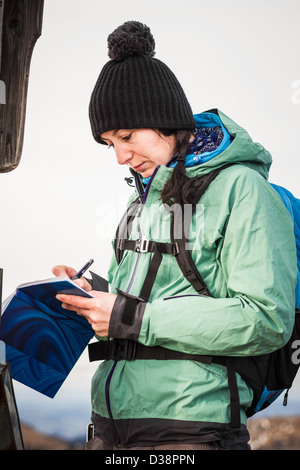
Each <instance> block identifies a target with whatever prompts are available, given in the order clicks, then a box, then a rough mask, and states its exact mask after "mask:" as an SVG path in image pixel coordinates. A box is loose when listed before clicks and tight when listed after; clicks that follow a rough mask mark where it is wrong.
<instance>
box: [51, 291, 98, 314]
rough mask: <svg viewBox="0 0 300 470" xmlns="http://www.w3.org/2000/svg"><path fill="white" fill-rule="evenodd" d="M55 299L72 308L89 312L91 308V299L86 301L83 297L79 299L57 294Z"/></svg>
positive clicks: (78, 297)
mask: <svg viewBox="0 0 300 470" xmlns="http://www.w3.org/2000/svg"><path fill="white" fill-rule="evenodd" d="M56 298H57V300H59V301H60V302H62V303H63V304H67V305H70V306H72V307H76V308H83V309H87V310H89V309H90V308H91V307H92V305H91V301H92V300H93V299H86V298H85V297H80V296H77V295H67V294H58V295H57V296H56Z"/></svg>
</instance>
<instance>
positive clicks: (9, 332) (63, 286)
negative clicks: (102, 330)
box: [0, 276, 95, 398]
mask: <svg viewBox="0 0 300 470" xmlns="http://www.w3.org/2000/svg"><path fill="white" fill-rule="evenodd" d="M59 292H63V293H66V294H72V295H80V296H83V297H92V296H91V295H90V294H88V293H87V292H86V291H84V290H83V289H81V288H80V287H79V286H77V285H76V284H75V283H74V282H73V281H72V280H71V279H69V278H67V277H65V276H60V277H55V278H52V279H47V280H44V281H37V282H33V283H27V284H22V285H20V286H19V287H18V288H17V289H16V292H14V294H12V295H11V296H10V297H9V298H8V299H6V301H4V302H3V304H2V311H3V313H2V317H1V327H0V340H2V341H4V342H5V344H6V361H7V362H9V363H10V367H11V373H12V377H13V379H15V380H17V381H18V382H21V383H23V384H24V385H27V386H28V387H30V388H32V389H34V390H37V391H38V392H40V393H42V394H44V395H46V396H48V397H50V398H53V397H54V396H55V395H56V393H57V391H58V390H59V388H60V387H61V386H62V384H63V382H64V380H65V379H66V377H67V376H68V374H69V373H70V371H71V369H72V368H73V366H74V365H75V363H76V362H77V360H78V359H79V357H80V356H81V354H82V352H83V351H84V349H85V348H86V346H87V344H88V343H89V341H90V340H91V338H92V337H93V336H94V335H95V332H94V331H93V329H92V328H91V326H90V324H89V323H88V321H87V320H86V319H85V318H84V317H82V316H79V315H77V314H76V313H75V312H71V311H69V310H65V309H63V308H62V307H61V302H59V301H58V300H57V299H56V298H55V296H56V294H58V293H59Z"/></svg>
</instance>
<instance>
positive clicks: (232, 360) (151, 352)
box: [89, 164, 300, 428]
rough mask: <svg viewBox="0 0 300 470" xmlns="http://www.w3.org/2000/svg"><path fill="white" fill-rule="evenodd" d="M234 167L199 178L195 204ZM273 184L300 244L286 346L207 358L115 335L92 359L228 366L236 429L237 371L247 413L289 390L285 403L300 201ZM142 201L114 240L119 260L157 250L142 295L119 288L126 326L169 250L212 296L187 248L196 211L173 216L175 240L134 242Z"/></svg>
mask: <svg viewBox="0 0 300 470" xmlns="http://www.w3.org/2000/svg"><path fill="white" fill-rule="evenodd" d="M231 165H232V164H227V165H224V166H222V167H221V168H218V169H216V170H213V171H212V172H210V173H208V174H207V175H204V176H202V177H200V178H199V185H198V188H199V190H198V192H197V200H196V202H195V205H194V208H195V207H196V203H197V202H199V200H200V199H201V197H202V196H203V194H204V193H205V191H206V190H207V188H208V187H209V185H210V184H211V182H212V181H213V180H214V179H215V178H216V177H217V176H218V174H219V173H220V171H222V170H223V169H225V168H227V167H229V166H231ZM272 186H273V188H274V189H275V190H276V191H277V192H278V194H279V195H280V196H281V198H282V199H283V202H284V204H285V205H286V207H287V209H288V210H289V212H290V214H291V216H292V217H293V221H294V229H295V238H296V245H297V281H298V282H297V288H296V306H295V323H294V329H293V332H292V335H291V337H290V339H289V341H288V342H287V344H286V345H285V346H283V347H282V348H280V349H279V350H277V351H274V352H272V353H270V354H265V355H260V356H251V357H227V356H203V355H194V354H185V353H181V352H179V351H170V350H168V349H165V348H163V347H161V346H153V347H149V346H144V345H142V344H140V343H138V342H135V341H133V340H120V339H116V338H115V339H113V340H111V341H100V342H97V343H92V344H90V345H89V355H90V361H95V360H100V359H114V360H121V359H126V360H133V359H157V360H160V359H161V360H166V359H190V360H194V361H199V362H203V363H216V364H221V365H223V366H225V367H226V368H227V374H228V384H229V390H230V406H231V423H230V425H231V427H234V428H235V427H240V406H239V396H238V387H237V381H236V373H238V374H239V375H240V376H241V377H242V378H243V379H244V381H245V382H246V383H247V384H248V385H249V387H250V388H251V389H252V390H253V401H252V404H251V406H250V407H249V408H248V409H247V411H246V415H247V417H250V416H253V415H254V414H255V413H257V412H259V411H261V410H263V409H265V408H267V407H268V406H269V405H270V404H271V403H273V402H274V401H275V400H276V399H277V398H278V397H279V396H280V395H281V394H282V392H283V391H284V390H286V394H285V397H284V403H283V404H284V405H286V404H287V396H288V391H289V389H290V388H291V386H292V383H293V381H294V379H295V377H296V374H297V371H298V369H299V365H300V310H299V306H300V305H299V301H300V296H299V291H300V282H299V272H300V200H298V199H296V198H295V197H294V196H293V195H292V194H291V193H290V192H289V191H287V190H286V189H284V188H281V187H279V186H276V185H272ZM141 204H142V203H141V202H140V199H139V198H136V199H135V200H134V201H133V202H132V204H131V205H130V207H129V208H128V210H127V212H126V214H125V215H124V217H123V219H122V220H121V222H120V224H119V227H118V229H117V232H116V238H115V243H114V248H115V255H116V259H117V262H118V263H120V262H121V260H122V257H123V254H124V251H125V250H133V251H136V252H139V253H148V252H153V257H152V259H151V262H150V265H149V270H148V273H147V275H146V279H145V281H144V284H143V286H142V289H141V292H140V295H139V297H133V296H131V295H129V294H127V293H125V292H122V291H120V290H118V292H119V294H121V295H123V296H124V297H125V298H126V302H125V308H124V309H123V313H122V322H123V323H125V324H127V325H132V324H133V319H134V312H135V308H136V307H137V304H138V303H139V302H140V301H144V302H147V301H148V299H149V297H150V293H151V289H152V286H153V284H154V281H155V278H156V274H157V271H158V268H159V266H160V263H161V261H162V254H164V253H165V254H170V255H173V256H174V257H175V259H176V261H177V263H178V266H179V267H180V269H181V271H182V273H183V275H184V276H185V277H186V279H187V280H188V281H189V282H190V283H191V284H192V286H193V287H194V288H195V290H196V291H197V292H198V293H199V294H201V295H207V296H211V297H212V295H211V293H210V292H209V290H208V288H207V286H206V284H205V282H204V281H203V279H202V276H201V274H200V273H199V271H198V269H197V267H196V266H195V264H194V262H193V259H192V257H191V253H190V251H189V250H188V249H186V246H187V239H186V238H185V235H184V233H185V230H184V227H187V226H189V224H190V223H191V220H192V216H193V213H192V211H189V214H188V217H189V218H188V219H187V214H184V215H183V214H182V218H178V217H177V218H175V217H174V214H173V217H172V219H171V243H160V242H154V241H151V240H129V233H130V230H131V225H132V222H133V220H134V218H135V217H136V215H137V214H138V213H139V210H140V206H141ZM182 212H183V211H182ZM175 219H176V220H177V224H178V220H179V222H180V223H181V225H182V226H181V227H178V226H177V227H176V226H175ZM180 219H181V220H180ZM176 233H177V234H180V236H179V237H178V238H176ZM297 348H298V350H299V352H298V353H297ZM298 354H299V358H298Z"/></svg>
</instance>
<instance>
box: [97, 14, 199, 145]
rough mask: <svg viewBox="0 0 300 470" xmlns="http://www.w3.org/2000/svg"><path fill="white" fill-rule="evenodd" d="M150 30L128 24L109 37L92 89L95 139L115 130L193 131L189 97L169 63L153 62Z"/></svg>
mask: <svg viewBox="0 0 300 470" xmlns="http://www.w3.org/2000/svg"><path fill="white" fill-rule="evenodd" d="M154 55H155V41H154V38H153V36H152V34H151V31H150V29H149V28H148V26H146V25H144V24H142V23H140V22H138V21H127V22H126V23H124V24H123V25H121V26H119V27H118V28H117V29H116V30H115V31H113V32H112V33H111V34H110V35H109V36H108V56H109V58H110V59H111V60H110V61H109V62H107V63H106V64H105V65H104V67H103V69H102V71H101V73H100V75H99V78H98V80H97V82H96V85H95V88H94V90H93V93H92V96H91V100H90V106H89V117H90V122H91V127H92V133H93V136H94V138H95V140H96V141H97V142H99V143H101V144H105V142H104V141H102V140H101V137H100V136H101V134H102V133H104V132H106V131H110V130H115V129H141V128H148V129H191V130H192V129H194V128H195V121H194V117H193V113H192V110H191V107H190V105H189V102H188V100H187V98H186V96H185V93H184V91H183V89H182V87H181V85H180V83H179V81H178V80H177V78H176V77H175V75H174V73H173V72H172V71H171V70H170V69H169V68H168V67H167V65H166V64H164V63H163V62H161V61H160V60H158V59H156V58H154Z"/></svg>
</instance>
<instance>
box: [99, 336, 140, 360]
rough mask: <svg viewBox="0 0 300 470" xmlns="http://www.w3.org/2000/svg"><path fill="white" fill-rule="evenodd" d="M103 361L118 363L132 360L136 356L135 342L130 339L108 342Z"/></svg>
mask: <svg viewBox="0 0 300 470" xmlns="http://www.w3.org/2000/svg"><path fill="white" fill-rule="evenodd" d="M108 343H109V344H107V346H108V347H107V350H106V357H105V359H113V360H114V361H120V360H122V359H126V360H127V361H130V360H133V359H134V358H135V356H136V341H133V340H130V339H113V340H110V341H108Z"/></svg>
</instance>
